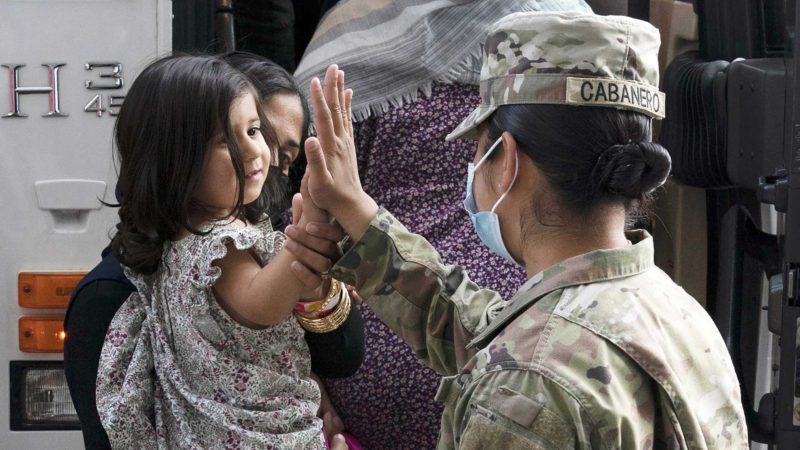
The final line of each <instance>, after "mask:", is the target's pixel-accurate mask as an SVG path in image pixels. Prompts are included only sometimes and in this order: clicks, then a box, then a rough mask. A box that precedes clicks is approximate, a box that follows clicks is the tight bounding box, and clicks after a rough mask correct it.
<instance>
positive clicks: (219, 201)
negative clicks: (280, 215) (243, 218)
mask: <svg viewBox="0 0 800 450" xmlns="http://www.w3.org/2000/svg"><path fill="white" fill-rule="evenodd" d="M229 115H230V123H231V130H232V132H233V136H232V137H233V138H234V139H236V143H237V145H238V147H239V151H240V152H241V159H242V164H243V166H244V175H245V180H244V204H245V205H246V204H248V203H251V202H253V201H255V200H256V199H257V198H258V196H259V195H260V194H261V188H262V187H263V186H264V182H265V181H266V179H267V173H268V170H267V169H268V168H269V164H270V161H271V157H270V149H269V147H268V146H267V143H266V141H265V140H264V136H262V135H261V128H260V127H261V121H260V120H259V118H258V111H257V110H256V101H255V99H254V98H253V96H252V95H250V94H249V93H248V94H244V95H241V96H239V97H238V98H237V99H236V100H234V102H233V103H232V104H231V109H230V114H229ZM238 189H239V183H238V182H237V180H236V171H235V169H234V167H233V161H232V160H231V156H230V153H229V151H228V145H227V143H226V142H225V135H224V134H222V133H220V134H219V135H218V136H217V137H215V138H214V139H213V140H212V141H211V148H210V149H209V152H208V153H207V155H206V160H205V162H204V163H203V174H202V176H201V178H200V184H199V185H198V187H197V189H196V190H195V192H194V199H195V200H196V201H197V202H198V203H199V204H201V205H203V206H204V207H205V208H208V209H209V210H210V211H211V212H213V213H214V215H215V216H217V217H225V216H228V215H229V214H231V213H232V212H233V208H234V207H235V205H236V199H237V196H238Z"/></svg>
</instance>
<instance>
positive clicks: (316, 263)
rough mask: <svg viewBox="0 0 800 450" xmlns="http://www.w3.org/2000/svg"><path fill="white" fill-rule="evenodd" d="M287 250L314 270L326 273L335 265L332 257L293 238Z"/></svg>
mask: <svg viewBox="0 0 800 450" xmlns="http://www.w3.org/2000/svg"><path fill="white" fill-rule="evenodd" d="M286 250H288V251H289V252H290V253H291V254H293V255H294V256H295V257H296V258H297V259H298V261H300V262H301V263H303V265H304V266H306V267H308V268H309V269H311V270H313V271H314V272H317V273H324V272H327V271H329V270H330V269H331V267H333V263H331V260H330V258H328V257H327V256H324V255H320V254H319V253H317V252H315V251H314V250H311V249H310V248H308V247H306V246H305V245H303V244H301V243H299V242H297V241H294V240H291V239H290V240H289V241H287V242H286Z"/></svg>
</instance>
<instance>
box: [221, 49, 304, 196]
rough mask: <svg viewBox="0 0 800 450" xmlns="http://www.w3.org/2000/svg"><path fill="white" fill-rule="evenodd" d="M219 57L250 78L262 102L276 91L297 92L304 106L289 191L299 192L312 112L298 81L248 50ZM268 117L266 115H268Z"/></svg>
mask: <svg viewBox="0 0 800 450" xmlns="http://www.w3.org/2000/svg"><path fill="white" fill-rule="evenodd" d="M222 58H223V59H225V60H226V61H228V62H229V63H230V64H231V65H232V66H233V67H235V68H237V69H238V70H239V71H241V72H242V73H244V74H245V75H246V76H247V77H248V78H249V79H250V82H251V83H253V86H255V87H256V91H258V95H259V98H260V100H261V101H262V102H265V101H267V100H269V99H270V98H272V96H274V95H276V94H289V95H296V96H297V98H298V99H299V100H300V106H301V107H302V108H303V130H302V135H301V138H300V153H299V154H298V155H297V159H296V160H295V161H294V163H293V164H292V165H291V168H290V169H289V179H290V181H291V189H292V193H295V192H300V181H301V180H302V179H303V174H304V173H305V171H306V155H305V151H304V150H303V144H304V143H305V141H306V138H308V129H309V121H310V120H311V113H310V110H309V109H308V102H307V101H306V99H305V97H303V94H302V93H301V92H300V88H299V87H298V86H297V82H296V81H295V79H294V77H293V76H292V75H291V74H290V73H289V72H287V71H286V69H284V68H283V67H281V66H279V65H277V64H275V63H274V62H272V61H270V60H269V59H267V58H264V57H263V56H259V55H254V54H252V53H247V52H231V53H228V54H226V55H224V56H223V57H222ZM272 114H280V112H279V111H275V112H273V113H272ZM267 119H269V117H267Z"/></svg>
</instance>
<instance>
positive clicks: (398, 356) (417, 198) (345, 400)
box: [326, 84, 525, 450]
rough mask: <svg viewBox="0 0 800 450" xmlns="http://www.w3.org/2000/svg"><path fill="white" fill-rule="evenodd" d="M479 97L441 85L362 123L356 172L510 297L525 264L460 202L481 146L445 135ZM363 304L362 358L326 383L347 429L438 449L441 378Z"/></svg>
mask: <svg viewBox="0 0 800 450" xmlns="http://www.w3.org/2000/svg"><path fill="white" fill-rule="evenodd" d="M356 94H357V93H356ZM479 101H480V98H479V96H478V88H477V87H476V86H466V85H458V84H452V85H434V88H433V92H432V95H431V96H430V97H429V98H420V99H419V100H417V101H415V102H413V103H408V104H406V105H405V106H402V107H399V108H398V107H392V108H391V109H390V110H389V111H388V112H386V113H383V114H382V115H380V116H378V117H373V118H370V119H368V120H366V121H364V122H362V123H359V124H357V126H356V148H357V149H358V158H359V173H360V174H361V182H362V183H363V185H364V189H365V190H366V191H367V193H369V194H370V195H371V196H372V197H373V198H374V199H375V201H376V202H378V204H380V205H382V206H384V207H385V208H386V209H387V210H389V211H390V212H391V213H392V214H394V216H395V217H397V218H398V219H399V220H401V221H402V222H403V224H404V225H406V226H407V227H408V229H409V230H411V231H413V232H415V233H419V234H421V235H422V236H425V237H426V238H427V239H428V240H429V241H430V242H431V244H433V246H434V247H435V248H436V249H437V250H439V252H440V254H441V256H442V259H443V260H444V262H445V263H446V264H458V265H461V266H463V267H464V268H466V270H467V272H468V273H469V276H470V278H471V279H472V280H473V281H475V282H476V283H478V284H479V285H481V286H483V287H487V288H491V289H494V290H496V291H498V292H499V293H500V294H501V295H503V296H504V297H510V296H511V295H512V294H513V293H514V292H515V291H516V289H517V288H518V287H519V286H520V285H521V284H522V283H523V282H524V281H525V274H524V271H523V270H522V269H521V268H518V267H515V266H513V265H512V264H510V263H507V262H506V261H505V260H503V259H502V258H501V257H500V256H497V255H495V254H494V253H492V252H491V251H490V250H489V249H488V248H487V247H486V246H484V245H483V244H482V243H481V242H480V240H479V239H478V237H477V235H476V234H475V231H474V229H473V227H472V223H471V222H470V220H469V217H468V216H467V213H466V212H465V211H464V209H463V201H464V194H465V186H466V180H467V164H468V163H469V162H470V161H472V157H473V155H474V153H475V143H474V142H473V141H457V142H452V143H447V142H445V140H444V137H445V136H446V135H447V133H449V132H450V131H451V130H452V129H453V128H455V127H456V126H457V125H458V124H459V122H460V121H461V119H463V118H464V117H466V116H467V115H468V114H469V113H470V112H471V111H472V110H473V109H474V108H475V106H476V105H477V104H478V103H479ZM361 310H362V312H363V314H364V319H365V324H366V358H365V360H364V364H363V366H362V367H361V369H360V370H359V372H358V373H357V374H356V375H355V376H353V377H350V378H346V379H341V380H327V381H326V385H327V387H328V391H329V392H330V394H331V397H332V399H333V402H334V405H335V406H336V408H337V411H338V413H339V415H340V416H341V417H342V419H343V420H344V422H345V425H346V428H347V429H348V430H349V431H350V432H351V433H353V435H355V436H356V437H357V438H358V439H359V440H360V441H361V443H362V444H363V445H364V446H365V447H366V448H368V449H371V450H392V449H402V450H407V449H428V448H431V449H432V448H434V447H436V440H437V435H438V432H439V421H440V417H441V413H442V405H441V404H439V403H437V402H435V401H434V399H433V398H434V395H435V394H436V390H437V388H438V385H439V379H440V377H439V375H437V374H436V373H435V372H434V371H433V370H431V369H429V368H427V367H426V366H423V365H422V364H421V363H420V362H419V361H418V359H417V357H416V355H415V354H414V353H413V352H412V351H411V349H410V348H409V347H408V346H407V345H406V344H405V343H403V342H402V341H401V340H400V339H399V338H398V337H397V336H396V335H395V334H394V333H393V332H392V331H391V330H390V329H389V328H388V327H387V326H386V325H384V324H383V322H381V321H380V320H379V319H378V318H377V317H376V316H375V314H374V313H372V311H370V310H369V308H367V307H366V306H362V307H361Z"/></svg>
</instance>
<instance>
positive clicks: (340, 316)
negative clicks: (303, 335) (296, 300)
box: [295, 289, 351, 334]
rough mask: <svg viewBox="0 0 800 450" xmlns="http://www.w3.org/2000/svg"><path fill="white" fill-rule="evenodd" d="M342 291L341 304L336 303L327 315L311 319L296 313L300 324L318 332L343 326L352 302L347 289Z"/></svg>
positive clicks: (327, 331) (306, 328)
mask: <svg viewBox="0 0 800 450" xmlns="http://www.w3.org/2000/svg"><path fill="white" fill-rule="evenodd" d="M341 293H342V294H341V295H342V298H341V299H340V300H339V304H338V305H336V309H334V311H333V312H332V313H330V314H328V315H327V316H325V317H321V318H318V319H311V318H308V317H304V316H302V315H300V314H298V313H295V317H296V318H297V321H298V322H299V323H300V326H302V327H303V328H304V329H305V330H306V331H310V332H312V333H317V334H322V333H330V332H331V331H334V330H336V329H337V328H339V327H340V326H342V324H343V323H344V322H345V321H346V320H347V316H349V315H350V308H351V303H350V295H349V294H348V293H347V290H346V289H342V290H341Z"/></svg>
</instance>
